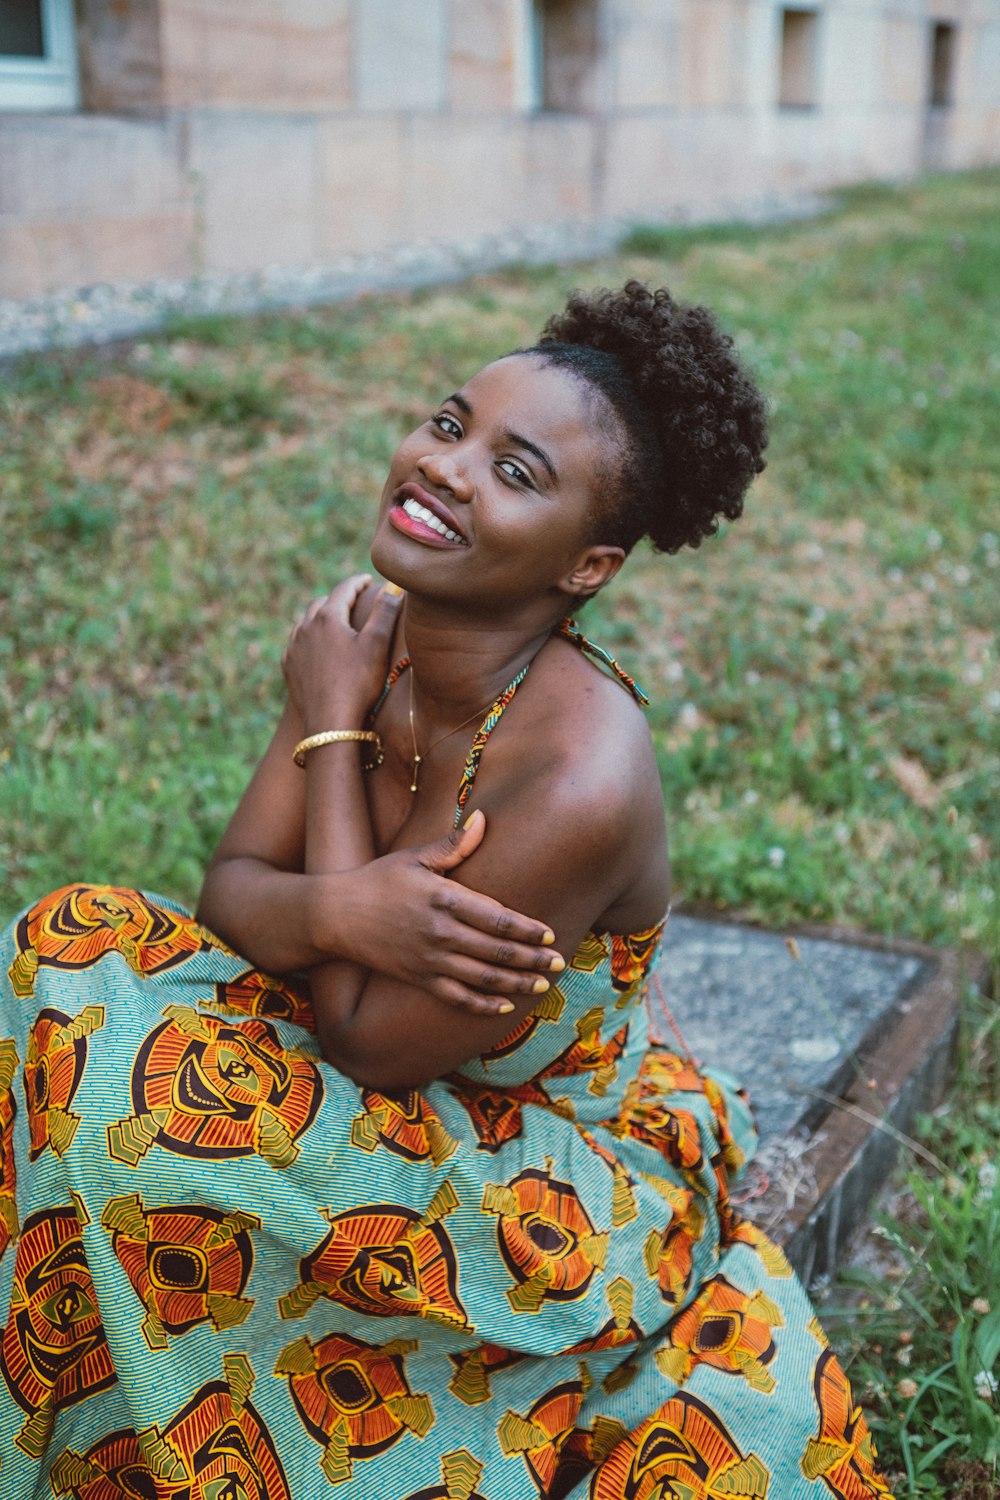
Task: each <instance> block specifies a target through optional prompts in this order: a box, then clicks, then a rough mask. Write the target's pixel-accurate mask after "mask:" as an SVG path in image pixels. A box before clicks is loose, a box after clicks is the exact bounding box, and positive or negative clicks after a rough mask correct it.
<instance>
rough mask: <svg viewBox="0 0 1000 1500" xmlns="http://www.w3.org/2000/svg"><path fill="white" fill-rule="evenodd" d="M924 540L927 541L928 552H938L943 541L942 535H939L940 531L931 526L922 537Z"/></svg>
mask: <svg viewBox="0 0 1000 1500" xmlns="http://www.w3.org/2000/svg"><path fill="white" fill-rule="evenodd" d="M924 541H925V542H926V543H927V550H928V552H938V551H940V548H941V543H942V542H943V541H944V537H943V536H942V535H941V533H940V531H937V530H936V529H935V528H934V527H933V526H932V527H931V529H930V530H929V531H928V533H927V535H926V537H925V538H924Z"/></svg>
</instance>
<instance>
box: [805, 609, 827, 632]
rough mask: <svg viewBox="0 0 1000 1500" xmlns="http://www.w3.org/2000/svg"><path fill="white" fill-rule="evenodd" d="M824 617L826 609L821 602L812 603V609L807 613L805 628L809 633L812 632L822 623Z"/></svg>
mask: <svg viewBox="0 0 1000 1500" xmlns="http://www.w3.org/2000/svg"><path fill="white" fill-rule="evenodd" d="M825 619H826V610H825V609H824V608H823V606H822V604H814V605H813V607H812V609H811V610H810V611H809V615H808V617H807V619H806V629H807V630H808V631H809V633H810V634H811V635H812V634H814V633H815V632H816V631H817V630H818V629H819V627H820V626H821V625H822V623H823V621H824V620H825Z"/></svg>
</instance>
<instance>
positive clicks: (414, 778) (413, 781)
mask: <svg viewBox="0 0 1000 1500" xmlns="http://www.w3.org/2000/svg"><path fill="white" fill-rule="evenodd" d="M493 701H494V700H493V699H492V698H491V699H490V703H484V704H483V706H482V708H477V709H475V710H474V711H473V712H472V713H471V714H470V715H469V717H468V718H467V719H463V720H462V722H461V724H456V725H455V727H454V729H446V730H445V732H444V734H439V735H438V737H437V739H436V740H432V741H431V743H430V744H429V745H428V746H427V749H426V750H425V751H424V753H423V755H421V754H420V751H419V750H418V749H417V730H416V726H415V724H414V720H413V668H412V667H411V668H410V738H411V739H412V741H413V765H412V766H411V768H410V791H411V792H417V791H418V790H419V787H418V786H417V782H418V780H419V777H420V767H421V766H422V765H423V763H424V761H425V760H426V759H427V757H428V755H430V753H431V751H432V750H433V749H434V747H435V746H436V745H440V743H441V741H442V740H448V739H451V736H452V735H453V734H457V733H458V731H459V730H460V729H464V728H465V726H466V724H471V723H472V721H473V719H478V718H481V717H482V716H483V715H484V714H485V713H486V711H487V709H488V708H489V707H490V704H491V703H492V702H493Z"/></svg>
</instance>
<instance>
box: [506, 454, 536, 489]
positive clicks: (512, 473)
mask: <svg viewBox="0 0 1000 1500" xmlns="http://www.w3.org/2000/svg"><path fill="white" fill-rule="evenodd" d="M497 468H498V469H499V470H500V471H501V473H503V474H506V475H507V476H508V477H509V478H510V479H513V481H514V483H515V484H523V485H526V486H528V487H529V488H530V487H533V485H534V480H533V479H532V477H531V475H530V474H529V473H528V471H527V469H522V467H521V465H520V464H519V463H515V461H514V459H512V458H501V459H500V460H499V461H498V463H497Z"/></svg>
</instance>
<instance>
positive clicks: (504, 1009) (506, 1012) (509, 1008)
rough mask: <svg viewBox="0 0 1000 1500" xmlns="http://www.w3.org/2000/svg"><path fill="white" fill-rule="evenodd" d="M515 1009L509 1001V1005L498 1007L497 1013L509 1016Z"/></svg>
mask: <svg viewBox="0 0 1000 1500" xmlns="http://www.w3.org/2000/svg"><path fill="white" fill-rule="evenodd" d="M513 1009H514V1007H513V1005H511V1004H510V1003H509V1001H508V1003H507V1004H506V1005H498V1006H497V1011H498V1012H499V1014H500V1015H501V1016H509V1015H510V1013H511V1011H512V1010H513Z"/></svg>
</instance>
